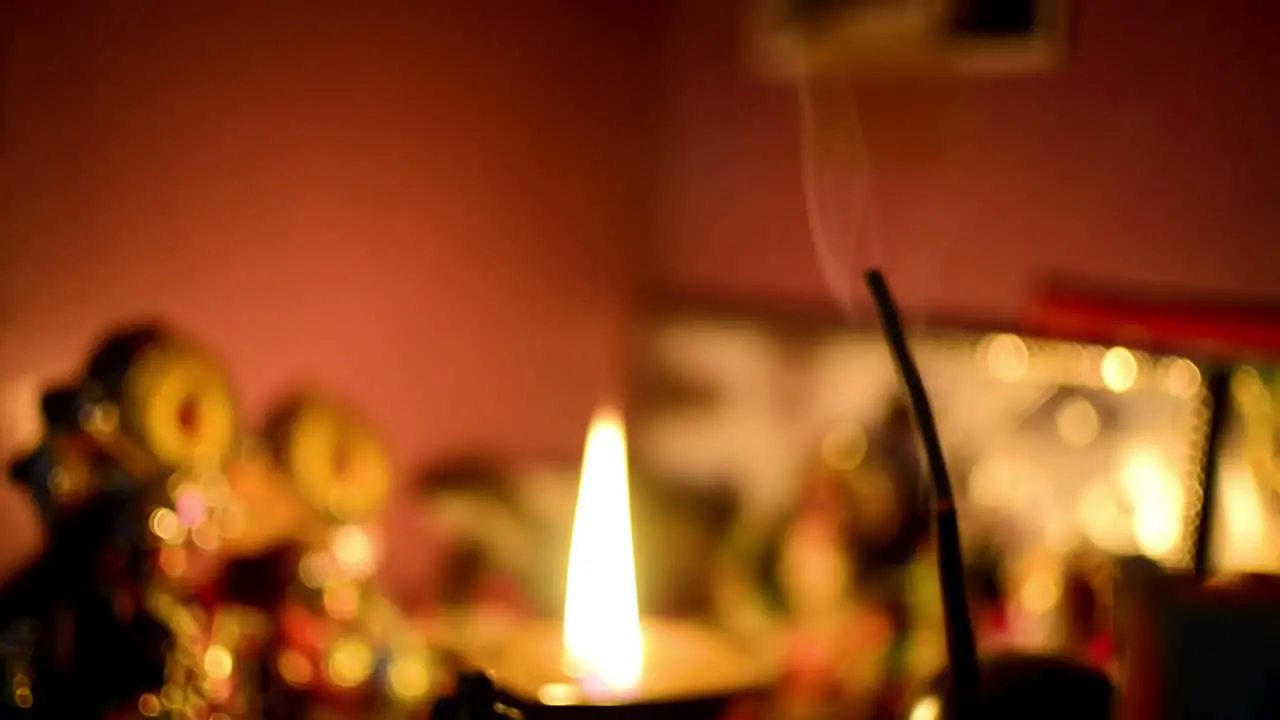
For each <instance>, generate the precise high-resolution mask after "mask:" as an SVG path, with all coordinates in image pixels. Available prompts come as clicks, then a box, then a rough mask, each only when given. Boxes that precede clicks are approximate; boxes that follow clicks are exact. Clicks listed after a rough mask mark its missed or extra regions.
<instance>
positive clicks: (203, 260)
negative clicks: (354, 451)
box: [0, 0, 659, 464]
mask: <svg viewBox="0 0 1280 720" xmlns="http://www.w3.org/2000/svg"><path fill="white" fill-rule="evenodd" d="M197 5H200V6H201V7H202V8H203V9H196V6H197ZM550 5H554V8H552V7H549V6H550ZM606 5H607V6H609V7H608V8H607V9H605V8H602V7H601V6H600V4H599V3H593V2H586V1H584V2H568V3H563V2H562V3H537V2H525V3H521V2H461V3H458V2H455V3H426V2H422V3H407V2H400V3H386V2H383V3H358V2H325V1H318V2H302V1H298V2H275V3H265V4H263V3H212V4H208V3H205V4H200V3H174V2H150V3H141V2H136V3H125V4H121V3H102V2H95V1H93V0H80V1H73V0H55V1H52V2H51V1H49V0H18V1H17V2H6V3H4V4H3V6H4V10H3V12H4V13H6V14H7V15H6V17H7V18H8V19H9V20H10V21H11V22H12V23H13V25H12V27H13V45H12V48H11V55H10V57H9V59H8V74H7V78H6V79H7V83H8V84H7V86H6V87H5V88H4V95H3V102H4V107H3V110H4V126H3V136H2V138H3V152H4V158H3V160H4V165H3V174H2V175H0V182H2V183H3V184H2V185H0V257H2V258H3V262H0V378H4V379H6V380H9V381H12V380H13V379H14V378H18V377H22V376H27V375H34V376H36V377H47V376H52V375H57V374H61V373H65V372H69V371H71V370H72V369H73V368H74V367H75V365H76V364H77V363H78V362H80V361H81V360H82V358H83V357H84V355H85V353H86V351H87V350H88V348H89V344H90V343H91V341H92V339H93V338H94V336H95V335H96V334H97V333H99V332H101V331H102V330H103V329H104V328H105V327H106V326H107V325H108V324H110V323H112V322H115V321H118V320H122V319H130V318H135V317H138V316H143V315H148V314H152V313H156V312H157V311H158V312H159V313H161V314H162V315H163V316H164V317H165V318H168V319H170V320H172V321H173V322H174V323H176V324H178V325H180V326H181V327H184V328H188V329H189V330H190V331H191V332H192V333H193V334H195V335H197V336H198V337H201V338H203V339H205V340H206V341H207V342H208V343H209V344H210V345H212V346H213V347H214V348H216V349H219V350H221V351H222V352H223V353H224V354H225V359H226V361H227V363H228V364H229V365H230V367H231V368H233V369H234V372H235V374H236V378H237V380H238V383H239V388H240V390H241V391H242V393H243V398H244V401H245V403H246V405H247V407H248V409H249V411H250V413H251V415H254V416H256V415H259V414H260V413H261V412H262V411H263V410H264V408H265V407H266V405H267V404H268V403H269V402H270V400H271V398H272V397H273V396H274V395H275V394H276V393H277V392H279V391H281V390H282V389H284V388H285V387H287V386H288V385H289V384H291V383H293V382H295V381H297V380H299V379H303V378H314V379H315V380H318V381H320V382H323V383H325V384H327V385H330V386H332V387H334V388H338V389H341V390H342V391H343V392H345V393H346V394H348V395H349V396H351V397H352V398H354V399H355V400H356V401H358V402H359V403H360V404H362V405H363V406H364V407H365V408H366V409H367V410H368V412H369V413H370V414H371V415H372V416H373V417H374V418H375V419H376V421H377V422H378V423H379V424H380V425H382V426H383V427H385V428H386V429H387V432H388V434H389V435H390V439H391V441H392V443H393V444H394V446H395V448H396V449H397V454H398V455H399V459H400V460H401V461H405V462H404V464H407V463H408V461H417V460H421V459H422V458H424V457H426V456H428V455H431V454H433V453H435V452H438V451H441V450H446V449H449V448H452V447H454V446H458V445H463V444H468V443H472V442H478V443H482V444H485V445H489V446H491V447H493V448H495V449H498V450H503V451H510V452H513V453H519V454H526V455H534V456H540V455H554V456H563V457H565V458H569V457H572V456H573V455H574V453H576V452H577V451H578V449H579V447H580V443H581V439H582V436H583V432H584V428H585V425H586V422H587V419H588V416H589V413H590V411H591V409H592V406H593V405H594V404H595V403H596V401H597V400H598V399H599V398H600V397H601V396H602V395H603V394H605V393H606V392H609V391H611V390H612V389H614V388H615V387H616V386H617V384H618V380H619V375H620V374H621V373H622V370H621V366H620V363H619V362H618V359H619V357H620V348H621V347H622V346H623V338H624V336H625V332H626V319H627V317H628V303H629V299H628V298H629V292H628V290H627V288H629V287H630V286H631V284H632V283H631V265H632V259H633V258H632V257H631V251H630V250H629V248H633V247H636V246H637V245H638V243H637V242H636V236H637V234H638V233H640V232H643V229H644V219H645V217H647V215H646V211H647V209H648V202H649V199H648V196H647V194H646V193H647V192H648V185H647V183H648V182H649V180H650V178H651V177H652V173H651V172H649V171H648V167H649V166H648V163H650V162H651V161H652V158H653V153H652V151H651V150H652V149H651V148H650V147H648V146H647V145H646V143H645V138H646V137H647V136H648V134H649V133H647V130H646V128H648V127H649V126H650V125H651V124H652V123H651V122H650V121H651V115H652V113H653V112H654V111H655V109H656V108H657V103H656V102H655V95H654V92H655V82H656V81H657V80H658V70H657V68H658V67H659V63H658V62H657V61H656V60H655V59H654V58H653V57H651V54H652V53H654V52H656V48H655V45H654V43H653V42H652V40H653V38H654V37H655V28H656V24H655V23H654V17H651V15H652V13H647V12H646V13H641V12H633V11H630V10H626V9H624V8H621V7H612V5H614V4H606ZM375 6H376V7H375Z"/></svg>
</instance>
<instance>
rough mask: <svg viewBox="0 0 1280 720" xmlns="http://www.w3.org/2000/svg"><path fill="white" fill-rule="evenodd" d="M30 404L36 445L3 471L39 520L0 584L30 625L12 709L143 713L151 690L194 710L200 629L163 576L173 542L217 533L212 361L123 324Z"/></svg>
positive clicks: (218, 387) (224, 421)
mask: <svg viewBox="0 0 1280 720" xmlns="http://www.w3.org/2000/svg"><path fill="white" fill-rule="evenodd" d="M42 409H43V415H44V419H45V424H46V436H45V440H44V441H43V442H42V444H41V446H40V447H38V448H37V449H36V450H35V451H34V452H32V453H31V454H30V455H28V456H27V457H25V458H23V459H21V460H20V461H19V462H18V463H17V464H16V465H15V466H14V468H13V475H14V479H15V480H17V481H18V482H19V483H21V484H23V485H24V486H25V487H26V488H27V489H28V490H29V491H30V493H31V495H32V497H33V498H34V499H35V500H36V502H37V504H38V506H39V507H40V508H41V509H42V513H43V515H44V517H45V518H46V523H47V524H48V526H49V531H48V536H49V542H48V544H47V547H46V549H45V552H44V554H43V556H42V557H41V558H40V560H39V561H37V562H36V564H35V565H33V566H32V567H31V568H29V570H28V572H27V573H26V574H25V576H24V577H22V578H19V579H18V580H17V581H16V582H15V583H12V584H11V585H10V586H9V587H7V588H6V590H5V601H6V604H7V605H9V608H7V611H8V613H9V614H7V615H6V619H7V620H8V621H9V622H10V623H11V624H16V625H18V626H21V627H35V628H37V629H36V630H35V631H34V633H31V632H27V633H20V634H21V635H22V636H23V637H29V636H31V635H33V634H34V635H35V636H36V637H37V641H36V643H35V645H36V647H35V649H34V650H33V653H32V658H31V661H30V662H29V663H28V664H27V665H25V666H24V667H26V668H27V669H26V670H24V671H22V672H19V673H18V675H17V677H18V678H19V680H20V682H19V681H15V682H14V685H13V687H14V692H13V693H12V701H13V703H14V704H16V705H18V706H19V707H28V706H29V707H31V708H32V710H33V711H35V712H39V713H41V714H43V713H45V712H48V713H51V714H52V715H55V716H78V717H95V716H103V715H104V714H105V713H107V712H108V711H110V710H111V709H112V708H113V707H118V706H120V705H128V704H130V701H131V700H132V701H133V702H136V703H138V704H139V707H144V706H150V705H151V704H154V705H155V707H156V708H157V712H159V708H160V706H161V704H162V703H161V700H160V698H162V697H163V698H165V699H166V700H167V701H168V707H170V708H171V709H173V710H174V711H182V710H184V709H186V708H188V706H190V707H195V705H198V704H199V703H201V702H202V700H201V699H200V697H199V694H200V693H199V690H200V688H201V683H200V678H201V673H200V670H199V665H198V662H197V658H196V653H197V652H198V650H199V648H200V634H201V631H202V622H201V620H200V617H199V613H198V611H197V610H195V609H194V608H192V607H191V605H190V604H188V603H185V602H183V601H181V599H180V597H179V596H180V594H181V593H180V588H179V586H178V584H177V583H176V582H174V581H175V580H176V578H177V576H179V575H181V564H182V563H181V559H182V558H183V554H184V553H185V552H186V550H187V549H189V548H190V547H192V546H193V545H203V544H206V543H207V544H216V543H217V539H218V536H219V529H218V524H219V521H220V520H221V519H222V518H221V509H222V508H221V502H220V500H221V497H222V496H221V495H220V494H219V489H220V488H221V487H223V482H222V480H221V478H222V475H221V469H222V466H223V464H224V463H225V460H226V458H227V456H228V455H229V453H230V451H231V448H232V447H233V445H234V441H235V435H236V419H235V406H234V403H233V401H232V397H231V393H230V389H229V384H228V383H227V380H226V378H225V376H224V375H223V373H222V371H221V368H219V367H218V366H217V365H216V363H214V362H213V361H212V360H211V359H210V358H209V356H208V355H207V354H205V353H204V352H203V351H202V350H200V349H199V348H197V347H196V346H194V345H192V344H191V343H189V342H187V341H186V340H184V339H182V338H180V337H179V336H177V335H176V334H174V333H173V332H171V331H169V330H167V329H165V328H162V327H159V326H156V325H141V326H135V327H129V328H124V329H121V330H120V331H118V332H115V333H113V334H111V335H110V336H109V337H107V338H106V339H105V340H104V341H102V342H101V343H100V344H99V345H98V347H97V349H96V350H95V351H94V353H93V355H92V357H91V358H90V360H89V362H88V364H87V366H86V368H85V370H84V372H83V373H82V375H81V377H80V378H78V379H77V381H75V382H74V383H72V384H70V385H67V386H64V387H60V388H56V389H54V390H51V391H49V392H47V393H46V394H45V396H44V398H43V401H42ZM33 598H34V599H36V603H35V607H36V611H35V615H36V617H35V618H32V617H30V615H31V613H30V612H29V609H30V608H31V607H32V605H31V601H32V599H33ZM15 608H16V609H15ZM49 638H56V639H57V641H56V642H54V643H53V645H54V647H46V648H44V649H43V650H42V648H41V646H42V645H43V644H44V643H43V641H44V639H49ZM7 662H8V663H9V665H10V672H11V674H12V673H13V669H12V668H13V667H14V664H15V662H16V663H17V664H18V665H23V663H22V661H20V660H18V661H15V660H13V659H12V655H10V657H9V658H8V659H7ZM153 693H154V694H153ZM193 704H194V705H193Z"/></svg>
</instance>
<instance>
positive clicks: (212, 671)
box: [204, 645, 235, 680]
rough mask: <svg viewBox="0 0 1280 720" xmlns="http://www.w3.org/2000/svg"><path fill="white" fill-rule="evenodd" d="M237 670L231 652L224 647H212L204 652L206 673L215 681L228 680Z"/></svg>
mask: <svg viewBox="0 0 1280 720" xmlns="http://www.w3.org/2000/svg"><path fill="white" fill-rule="evenodd" d="M234 668H235V659H234V657H233V656H232V655H231V651H230V650H228V649H227V648H226V647H224V646H222V645H210V646H209V649H208V650H205V651H204V672H205V674H206V675H208V676H209V677H210V678H212V679H214V680H226V679H227V678H229V677H231V671H232V670H233V669H234Z"/></svg>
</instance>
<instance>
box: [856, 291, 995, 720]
mask: <svg viewBox="0 0 1280 720" xmlns="http://www.w3.org/2000/svg"><path fill="white" fill-rule="evenodd" d="M866 283H867V289H868V290H869V291H870V292H871V297H872V299H873V300H874V301H875V306H876V314H877V315H878V316H879V318H880V327H881V329H882V330H883V331H884V336H885V340H886V341H887V342H888V343H889V349H890V351H891V352H892V355H893V360H894V363H895V364H896V365H897V368H898V374H899V376H901V378H902V384H903V385H904V386H905V387H906V391H907V397H908V399H909V400H910V402H911V410H912V412H913V413H914V415H915V420H916V429H917V430H918V431H919V433H920V443H921V444H922V445H923V446H924V451H925V458H926V460H927V461H928V465H929V476H930V477H931V478H932V479H933V493H934V522H935V533H936V537H937V553H938V578H939V580H940V581H941V585H942V607H943V618H944V619H945V622H946V638H947V660H948V663H949V664H950V666H951V677H952V682H953V688H954V692H955V698H954V700H955V706H954V709H955V717H957V718H959V719H960V720H974V719H975V718H977V717H978V712H979V710H978V695H979V683H980V676H979V672H978V650H977V643H976V642H975V641H974V636H973V625H972V624H971V622H970V619H969V600H968V596H967V595H966V593H965V587H964V559H963V557H962V555H961V552H960V526H959V523H958V521H957V518H956V507H955V502H954V499H953V495H952V492H951V476H950V475H949V474H948V473H947V462H946V458H944V457H943V454H942V443H941V442H940V441H939V440H938V428H937V425H936V424H935V423H934V420H933V410H932V409H931V408H930V407H929V396H928V394H927V393H926V392H925V389H924V381H923V380H922V379H921V378H920V370H919V368H917V367H916V362H915V358H913V357H912V355H911V350H910V349H909V348H908V347H907V338H906V333H905V332H904V331H903V328H902V319H901V318H900V317H899V315H898V307H897V304H896V303H894V300H893V294H892V293H891V292H890V291H889V285H888V283H887V282H886V281H885V279H884V276H883V275H882V274H881V273H880V271H879V270H874V269H873V270H868V271H867V273H866Z"/></svg>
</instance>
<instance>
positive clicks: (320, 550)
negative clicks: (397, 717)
mask: <svg viewBox="0 0 1280 720" xmlns="http://www.w3.org/2000/svg"><path fill="white" fill-rule="evenodd" d="M265 437H266V440H267V443H268V446H269V448H270V450H271V453H272V455H273V456H274V458H275V461H276V464H277V465H278V467H279V469H280V471H281V472H282V473H283V474H284V475H285V476H286V477H288V478H289V479H290V480H291V481H292V483H293V486H294V488H295V489H296V491H297V493H298V496H299V497H300V498H301V499H302V501H303V502H304V504H305V505H306V507H307V510H308V517H307V519H306V520H305V521H304V524H303V527H302V532H301V536H300V538H301V540H300V546H299V550H300V551H301V557H300V558H299V559H298V561H297V565H296V573H295V575H294V580H293V581H292V582H291V583H290V587H289V590H288V593H287V599H286V601H285V603H284V605H283V607H282V610H281V614H280V617H279V623H280V625H279V634H278V636H277V637H276V638H275V641H274V643H273V647H272V649H271V651H270V655H271V657H272V658H273V662H271V663H269V665H270V667H269V677H268V680H267V682H268V706H267V708H266V716H267V717H294V716H296V713H297V712H299V711H300V710H299V705H298V703H299V702H300V701H301V700H300V698H302V697H303V696H305V695H307V694H313V695H315V694H318V695H320V696H323V697H326V698H327V699H328V701H329V702H330V703H337V704H339V705H353V706H356V707H361V708H365V709H366V710H367V709H368V705H369V704H370V703H373V704H375V705H377V706H378V710H377V711H376V712H379V713H391V712H397V711H398V710H400V709H404V708H405V707H408V706H413V705H417V704H421V703H423V702H425V701H426V699H427V698H428V695H429V693H430V692H431V690H432V677H433V675H434V671H433V668H432V665H431V663H432V658H431V656H430V655H429V654H428V652H427V648H426V645H425V641H424V640H423V639H421V638H420V637H418V636H417V635H416V634H415V633H413V632H410V630H409V628H408V626H407V624H406V623H405V622H404V621H403V619H402V618H401V617H400V614H399V612H398V611H397V609H396V608H394V607H393V606H392V605H391V603H390V602H389V601H388V600H387V599H386V598H385V597H384V596H383V595H382V594H381V593H379V592H377V591H376V590H375V588H374V586H373V583H372V582H371V579H372V577H373V575H374V572H375V570H376V567H377V563H378V547H377V542H376V540H375V537H374V526H373V524H372V523H373V521H374V520H375V519H376V518H377V516H378V515H379V513H381V511H382V510H383V509H384V506H385V504H386V501H387V498H388V495H389V493H390V490H391V464H390V458H389V456H388V453H387V450H386V448H385V447H384V445H383V443H382V439H381V438H380V437H379V436H378V434H377V433H376V432H375V431H374V429H373V428H372V427H370V426H369V425H368V424H367V423H366V422H365V421H364V420H363V419H362V418H360V417H359V415H358V414H356V413H355V412H353V411H352V410H350V409H348V408H347V407H345V406H343V405H342V404H341V403H338V402H335V401H333V400H331V399H329V398H327V397H324V396H320V395H311V394H307V395H300V396H298V397H296V398H294V399H292V400H291V401H289V402H288V403H286V404H284V405H283V406H282V407H280V408H279V409H278V410H277V412H276V413H275V414H274V415H273V417H272V419H271V420H270V421H269V423H268V425H267V431H266V433H265Z"/></svg>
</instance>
